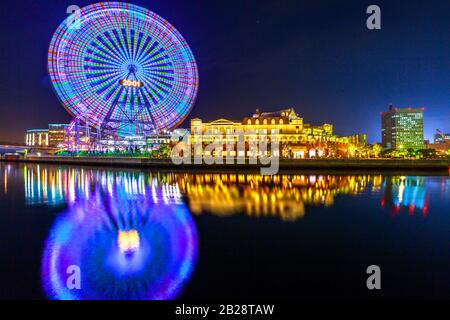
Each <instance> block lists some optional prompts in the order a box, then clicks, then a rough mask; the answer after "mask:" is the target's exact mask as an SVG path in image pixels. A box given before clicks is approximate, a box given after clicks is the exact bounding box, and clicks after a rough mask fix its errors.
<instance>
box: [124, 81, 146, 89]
mask: <svg viewBox="0 0 450 320" xmlns="http://www.w3.org/2000/svg"><path fill="white" fill-rule="evenodd" d="M120 84H121V85H122V86H124V87H132V88H142V87H143V86H144V84H143V83H142V82H141V81H139V80H127V79H123V80H120Z"/></svg>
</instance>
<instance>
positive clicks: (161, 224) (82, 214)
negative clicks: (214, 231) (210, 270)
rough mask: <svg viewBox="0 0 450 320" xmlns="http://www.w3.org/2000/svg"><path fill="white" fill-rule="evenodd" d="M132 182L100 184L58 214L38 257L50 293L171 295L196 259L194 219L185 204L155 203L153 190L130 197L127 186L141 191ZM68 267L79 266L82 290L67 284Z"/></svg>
mask: <svg viewBox="0 0 450 320" xmlns="http://www.w3.org/2000/svg"><path fill="white" fill-rule="evenodd" d="M69 171H70V170H69ZM80 178H81V177H80ZM68 179H69V180H70V179H71V178H70V176H69V177H68ZM81 179H84V178H81ZM83 181H84V180H83ZM136 183H137V181H136ZM135 186H136V188H134V187H132V188H131V189H127V188H125V185H124V184H118V183H115V184H107V187H108V188H107V189H103V188H102V187H101V186H99V187H97V188H95V189H93V190H91V191H90V192H89V199H88V198H84V199H79V200H77V202H75V203H73V205H72V206H71V207H70V208H69V209H68V211H67V212H65V213H63V214H62V215H60V216H59V217H58V218H57V220H56V223H55V224H54V226H53V228H52V229H51V231H50V235H49V237H48V239H47V243H46V246H45V249H44V254H43V259H42V281H43V286H44V289H45V292H46V293H47V296H48V297H49V298H51V299H71V300H72V299H102V300H103V299H108V300H109V299H152V300H163V299H173V298H175V297H176V296H177V294H178V293H179V291H180V290H181V289H182V287H183V284H185V283H186V281H187V280H188V279H189V278H190V274H191V272H192V270H193V268H194V264H195V261H196V258H197V250H198V249H197V245H198V243H197V231H196V227H195V224H194V222H193V220H192V217H191V215H190V214H189V211H188V210H187V208H186V207H185V205H183V204H174V203H172V204H169V203H167V202H166V203H165V202H162V203H156V202H155V201H154V200H153V198H152V196H149V197H130V193H129V191H138V190H140V189H139V187H138V186H137V185H135ZM82 188H83V187H82ZM69 189H70V188H69ZM141 191H143V189H142V190H141ZM70 192H71V191H70ZM42 194H43V193H42ZM82 194H84V193H82ZM132 194H134V193H132ZM69 198H70V194H69ZM71 266H77V267H79V268H80V272H81V283H80V285H81V289H80V290H74V289H72V290H70V289H68V286H67V281H68V278H69V276H70V275H71V273H70V272H69V274H68V270H70V267H71ZM69 281H70V280H69Z"/></svg>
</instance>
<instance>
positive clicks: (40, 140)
mask: <svg viewBox="0 0 450 320" xmlns="http://www.w3.org/2000/svg"><path fill="white" fill-rule="evenodd" d="M25 144H26V145H27V146H30V147H48V146H49V133H48V129H30V130H27V133H26V134H25Z"/></svg>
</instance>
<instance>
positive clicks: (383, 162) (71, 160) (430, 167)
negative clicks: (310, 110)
mask: <svg viewBox="0 0 450 320" xmlns="http://www.w3.org/2000/svg"><path fill="white" fill-rule="evenodd" d="M3 161H10V162H25V163H50V164H65V165H88V166H107V167H126V168H149V169H165V170H167V169H170V170H186V169H195V170H197V169H198V170H203V171H205V170H252V169H258V170H259V169H260V168H261V167H266V166H263V165H261V164H248V163H246V164H215V165H207V164H193V163H192V164H181V165H176V164H174V163H173V162H172V161H171V160H170V159H151V158H116V157H114V158H113V157H66V156H64V157H61V156H27V157H25V158H17V159H8V160H3ZM247 162H248V161H247ZM279 168H280V170H282V171H286V170H303V169H319V170H320V169H336V170H405V171H409V170H411V171H440V172H447V173H448V172H449V170H450V161H449V160H409V159H355V160H353V159H281V160H280V162H279Z"/></svg>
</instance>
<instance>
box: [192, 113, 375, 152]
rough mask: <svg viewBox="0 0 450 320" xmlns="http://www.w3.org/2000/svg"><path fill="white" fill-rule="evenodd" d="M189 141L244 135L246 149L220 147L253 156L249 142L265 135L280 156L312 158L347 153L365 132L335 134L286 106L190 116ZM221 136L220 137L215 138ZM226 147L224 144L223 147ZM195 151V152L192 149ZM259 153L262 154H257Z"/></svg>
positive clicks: (226, 142) (226, 139) (235, 138)
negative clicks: (233, 115)
mask: <svg viewBox="0 0 450 320" xmlns="http://www.w3.org/2000/svg"><path fill="white" fill-rule="evenodd" d="M191 134H192V138H191V143H192V144H196V143H197V144H198V143H200V142H201V143H202V144H203V145H207V144H210V143H212V142H213V141H214V142H219V144H220V142H222V144H223V145H224V146H226V145H229V144H237V143H238V141H240V139H243V140H244V141H240V142H243V143H244V144H245V150H239V151H237V152H236V151H234V150H237V148H236V147H234V150H231V151H230V150H226V151H223V152H224V155H227V153H226V152H230V155H232V156H239V157H243V156H252V154H251V150H250V147H249V146H250V145H251V144H252V142H253V141H261V140H262V139H267V142H268V144H270V143H271V142H272V141H275V139H276V140H277V142H278V143H279V147H280V148H279V150H281V151H280V152H281V154H280V156H282V157H287V158H315V157H326V156H347V155H348V151H349V148H348V147H349V145H350V144H352V143H357V144H358V145H361V146H362V145H364V144H365V143H366V142H365V140H366V136H365V135H359V136H352V137H338V136H336V135H335V134H334V133H333V125H331V124H328V123H325V124H322V125H311V124H307V123H304V121H303V118H302V117H300V115H299V114H298V113H297V112H296V111H295V109H294V108H287V109H283V110H279V111H276V112H260V111H259V110H256V112H255V113H254V114H253V115H252V116H251V117H245V118H243V119H242V120H238V121H232V120H227V119H218V120H215V121H211V122H203V121H202V120H201V119H198V118H196V119H192V120H191ZM218 139H219V140H221V141H218ZM224 149H225V148H224ZM270 150H271V148H270V147H268V148H267V151H263V152H267V153H266V155H269V156H270V154H269V153H270ZM194 155H196V156H198V154H196V153H195V150H194ZM260 155H261V154H260Z"/></svg>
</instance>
